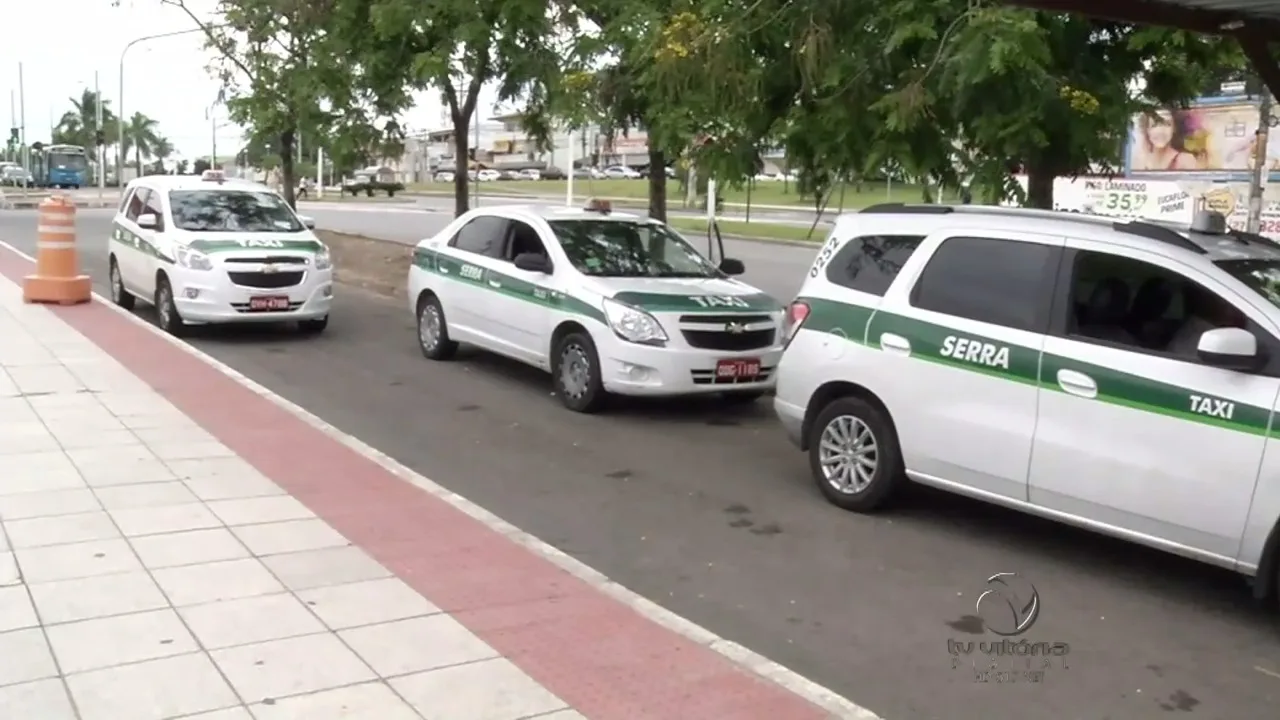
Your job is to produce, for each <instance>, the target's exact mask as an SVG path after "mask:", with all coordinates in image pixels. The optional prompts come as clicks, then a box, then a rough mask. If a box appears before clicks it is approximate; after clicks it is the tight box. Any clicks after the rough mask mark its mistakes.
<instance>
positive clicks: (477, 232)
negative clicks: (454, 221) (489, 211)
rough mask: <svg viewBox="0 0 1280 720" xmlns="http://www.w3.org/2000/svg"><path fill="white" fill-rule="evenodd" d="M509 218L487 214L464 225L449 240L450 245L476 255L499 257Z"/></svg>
mask: <svg viewBox="0 0 1280 720" xmlns="http://www.w3.org/2000/svg"><path fill="white" fill-rule="evenodd" d="M507 222H508V221H507V219H506V218H500V217H494V216H492V215H486V216H483V217H478V218H475V219H474V220H472V221H471V222H469V223H467V224H466V225H463V226H462V228H461V229H460V230H458V233H457V234H456V235H454V236H453V239H452V240H450V241H449V246H450V247H455V248H458V249H459V250H465V251H466V252H469V253H475V254H476V255H487V256H489V257H498V255H499V254H501V252H502V241H503V239H504V238H505V237H506V232H507Z"/></svg>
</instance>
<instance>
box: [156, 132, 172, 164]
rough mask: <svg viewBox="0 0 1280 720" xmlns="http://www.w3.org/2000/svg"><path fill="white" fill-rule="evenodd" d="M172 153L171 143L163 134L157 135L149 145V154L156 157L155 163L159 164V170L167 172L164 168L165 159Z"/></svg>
mask: <svg viewBox="0 0 1280 720" xmlns="http://www.w3.org/2000/svg"><path fill="white" fill-rule="evenodd" d="M172 155H173V144H172V143H170V142H169V138H167V137H164V136H163V135H157V136H156V138H155V141H154V143H153V144H152V146H151V156H152V157H154V158H155V159H156V165H157V166H159V168H160V172H161V173H164V172H167V170H166V169H165V161H166V160H168V159H169V158H170V157H171V156H172Z"/></svg>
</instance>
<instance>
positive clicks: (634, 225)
mask: <svg viewBox="0 0 1280 720" xmlns="http://www.w3.org/2000/svg"><path fill="white" fill-rule="evenodd" d="M548 224H549V225H550V226H551V231H552V232H554V233H555V235H556V239H557V240H559V241H560V247H561V248H562V249H563V250H564V253H565V255H567V256H568V258H569V262H570V263H572V265H573V266H574V268H576V269H577V270H578V272H580V273H582V274H584V275H592V276H596V277H671V278H680V277H692V278H703V277H722V276H723V273H721V272H720V270H719V269H718V268H717V267H716V266H715V265H713V264H712V263H711V261H710V260H707V259H706V258H704V257H703V256H702V255H700V254H699V253H698V251H697V250H695V249H693V246H692V245H690V244H689V243H687V242H685V240H684V238H682V237H680V236H679V235H678V234H676V233H675V231H673V230H671V229H670V228H668V227H667V226H666V225H663V224H662V223H658V222H648V221H639V222H635V221H629V220H552V221H550V222H549V223H548Z"/></svg>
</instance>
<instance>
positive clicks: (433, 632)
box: [338, 613, 498, 678]
mask: <svg viewBox="0 0 1280 720" xmlns="http://www.w3.org/2000/svg"><path fill="white" fill-rule="evenodd" d="M338 637H341V638H342V639H343V641H344V642H346V643H347V645H349V646H351V649H353V650H355V651H356V654H357V655H359V656H360V657H361V658H363V659H364V661H365V662H366V663H368V664H369V667H371V668H373V670H374V672H376V673H378V674H379V675H381V676H382V677H384V678H386V677H395V676H396V675H408V674H410V673H416V672H422V671H423V670H434V669H436V668H442V667H448V666H450V665H460V664H462V663H468V662H475V661H477V660H487V659H490V658H495V657H498V653H497V651H495V650H494V649H493V648H491V647H489V646H488V645H486V644H485V643H484V641H482V640H481V639H480V638H478V637H476V636H475V635H473V634H471V631H470V630H467V629H466V628H465V627H463V626H462V625H461V624H460V623H459V622H458V621H457V620H454V619H453V618H451V617H449V616H448V615H445V614H444V613H439V614H436V615H428V616H426V617H417V618H410V619H408V620H398V621H396V622H389V623H382V624H380V625H365V626H363V627H357V628H352V629H350V630H343V631H342V632H339V633H338Z"/></svg>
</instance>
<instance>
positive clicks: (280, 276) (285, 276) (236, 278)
mask: <svg viewBox="0 0 1280 720" xmlns="http://www.w3.org/2000/svg"><path fill="white" fill-rule="evenodd" d="M304 275H306V273H304V272H303V271H301V270H286V271H283V272H272V273H266V272H228V273H227V277H229V278H231V282H233V283H235V284H236V285H239V286H240V287H251V288H268V289H275V288H287V287H293V286H294V285H298V284H300V283H301V282H302V278H303V276H304Z"/></svg>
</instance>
